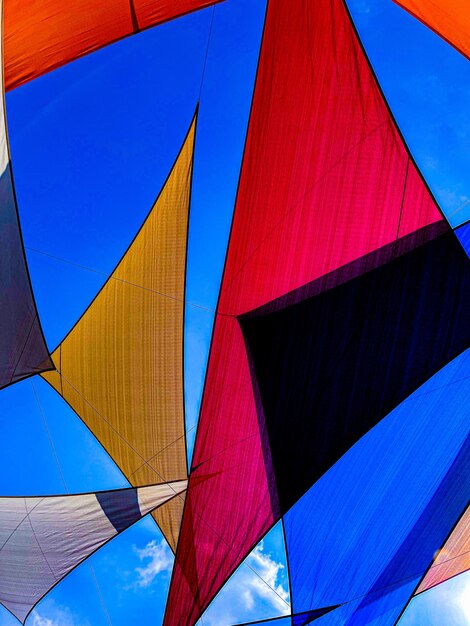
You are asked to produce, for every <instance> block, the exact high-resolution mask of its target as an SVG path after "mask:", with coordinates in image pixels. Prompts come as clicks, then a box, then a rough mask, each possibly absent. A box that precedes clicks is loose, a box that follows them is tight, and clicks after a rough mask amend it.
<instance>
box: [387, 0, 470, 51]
mask: <svg viewBox="0 0 470 626" xmlns="http://www.w3.org/2000/svg"><path fill="white" fill-rule="evenodd" d="M394 1H395V2H396V3H397V4H398V5H400V6H401V7H402V8H403V9H406V10H407V11H408V12H409V13H411V15H413V16H414V17H416V18H417V19H418V20H420V21H421V22H423V24H425V25H426V26H427V27H428V28H430V29H431V30H433V31H434V32H435V33H437V34H438V35H439V36H440V37H442V38H443V39H445V40H446V41H447V42H448V43H450V44H451V45H452V46H454V48H456V49H457V50H458V51H459V52H461V53H462V54H463V55H464V56H466V57H467V59H470V11H469V4H468V0H394Z"/></svg>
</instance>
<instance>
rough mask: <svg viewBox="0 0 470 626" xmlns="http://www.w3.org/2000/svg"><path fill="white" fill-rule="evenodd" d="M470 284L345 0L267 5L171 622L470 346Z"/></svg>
mask: <svg viewBox="0 0 470 626" xmlns="http://www.w3.org/2000/svg"><path fill="white" fill-rule="evenodd" d="M469 287H470V267H469V263H468V258H467V256H466V255H465V253H464V251H463V250H462V248H461V246H460V244H459V243H458V241H457V239H456V237H455V235H454V233H453V232H452V231H451V230H450V228H449V227H448V225H447V223H446V222H445V221H444V220H443V219H442V217H441V214H440V212H439V210H438V208H437V206H436V204H435V202H434V200H433V198H432V196H431V195H430V193H429V191H428V189H427V188H426V185H425V184H424V182H423V180H422V178H421V177H420V174H419V172H418V171H417V169H416V166H415V165H414V162H413V160H412V159H411V157H410V155H409V153H408V152H407V150H406V148H405V146H404V144H403V141H402V139H401V136H400V134H399V132H398V131H397V128H396V126H395V124H394V121H393V119H392V117H391V115H390V113H389V110H388V108H387V106H386V104H385V102H384V99H383V97H382V94H381V92H380V89H379V88H378V86H377V83H376V80H375V77H374V75H373V73H372V71H371V69H370V67H369V64H368V62H367V59H366V57H365V55H364V53H363V50H362V48H361V45H360V43H359V41H358V38H357V36H356V33H355V30H354V28H353V26H352V24H351V21H350V18H349V15H348V13H347V10H346V8H345V5H344V4H343V2H342V1H341V0H334V1H333V2H329V1H326V0H324V1H323V0H322V1H319V2H315V3H305V2H301V1H300V0H298V1H297V0H295V1H293V2H289V3H285V2H282V0H270V1H269V2H268V6H267V15H266V23H265V29H264V35H263V42H262V47H261V54H260V60H259V68H258V74H257V79H256V85H255V92H254V100H253V105H252V112H251V117H250V123H249V130H248V136H247V141H246V147H245V153H244V159H243V165H242V171H241V179H240V185H239V190H238V196H237V201H236V206H235V213H234V219H233V224H232V231H231V237H230V243H229V249H228V253H227V259H226V265H225V270H224V276H223V281H222V287H221V293H220V299H219V304H218V309H217V315H216V322H215V328H214V334H213V339H212V347H211V353H210V359H209V365H208V372H207V378H206V385H205V392H204V397H203V402H202V409H201V415H200V422H199V428H198V434H197V439H196V444H195V452H194V457H193V466H192V472H191V478H190V486H189V490H188V494H187V500H186V505H185V511H184V517H183V523H182V530H181V535H180V541H179V545H178V550H177V555H176V562H175V568H174V573H173V580H172V585H171V588H170V595H169V600H168V604H167V612H166V616H165V625H166V626H170V625H171V626H176V625H178V626H183V625H184V626H187V625H188V624H194V623H195V622H196V621H197V619H198V618H199V616H200V615H201V614H202V612H203V611H204V609H205V608H206V607H207V606H208V604H209V602H210V601H211V599H212V598H213V597H214V596H215V594H216V593H217V592H218V590H219V589H220V588H221V586H222V585H223V584H224V582H225V581H226V580H227V578H228V577H229V576H230V575H231V573H232V572H233V571H234V570H235V568H236V567H237V566H238V565H239V564H240V562H241V561H242V559H243V558H244V557H245V556H246V555H247V554H248V552H249V551H250V549H251V548H252V547H253V546H254V545H256V543H257V542H258V541H259V539H260V538H261V537H262V536H263V535H264V534H265V533H266V532H267V531H268V529H269V528H270V527H271V526H272V525H273V524H274V523H275V522H276V521H277V520H278V519H279V518H280V516H282V515H284V514H285V513H286V512H287V511H288V510H289V508H290V507H292V506H293V505H294V504H295V502H296V501H298V500H299V498H301V497H302V495H303V494H305V493H306V492H307V491H308V490H309V488H310V487H311V486H312V485H313V484H314V483H315V481H317V480H318V479H319V478H320V477H321V476H322V475H323V474H324V473H325V472H326V471H327V470H328V469H329V468H330V467H331V466H332V465H334V464H335V462H336V461H338V459H339V458H340V457H341V456H342V455H343V454H344V453H345V452H347V450H348V449H349V448H350V447H351V446H352V445H353V444H354V443H355V442H357V441H358V440H359V439H360V437H362V436H363V435H364V434H365V433H366V432H367V431H368V430H369V429H370V428H372V427H373V426H374V425H376V424H378V423H379V422H380V420H382V419H383V418H384V417H385V416H386V415H387V414H388V413H390V411H392V410H393V409H394V408H395V407H397V406H399V405H400V404H401V403H402V402H403V401H404V400H405V399H406V398H407V396H409V395H410V394H411V393H412V392H413V391H415V390H416V389H417V388H418V387H419V386H420V385H422V384H423V383H424V382H425V381H426V380H427V379H428V378H429V377H430V376H432V375H433V374H435V373H436V372H437V371H439V370H440V369H441V368H442V367H444V366H445V365H446V364H447V363H448V362H449V361H451V360H452V359H454V358H456V357H457V356H458V355H459V354H461V353H462V352H463V351H464V350H465V349H466V348H467V347H468V346H469V345H470V331H469V322H470V291H469ZM371 471H372V468H371ZM201 479H205V480H201ZM453 513H454V514H455V515H456V516H457V517H458V515H459V514H460V512H457V511H455V510H453ZM303 519H304V522H305V520H306V519H308V517H304V518H303ZM449 521H450V520H449V519H447V522H449ZM433 541H437V543H436V547H438V546H439V545H440V543H439V541H438V539H436V537H433ZM436 547H435V548H434V550H435V549H436ZM303 554H304V555H305V554H307V552H304V553H303ZM314 554H315V552H314ZM332 604H336V602H322V603H321V604H316V605H315V606H307V607H302V606H299V607H297V608H296V607H295V605H294V608H295V609H296V610H300V611H302V610H308V609H312V610H313V609H316V608H321V607H325V606H331V605H332ZM334 613H335V611H333V612H332V613H331V615H334ZM322 619H327V617H325V618H322ZM332 619H333V618H332Z"/></svg>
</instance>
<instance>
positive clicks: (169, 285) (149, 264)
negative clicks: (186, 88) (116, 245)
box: [43, 111, 197, 551]
mask: <svg viewBox="0 0 470 626" xmlns="http://www.w3.org/2000/svg"><path fill="white" fill-rule="evenodd" d="M196 120H197V111H196V114H195V116H194V118H193V121H192V123H191V125H190V128H189V130H188V134H187V136H186V138H185V140H184V142H183V144H182V147H181V150H180V152H179V154H178V156H177V158H176V160H175V163H174V165H173V167H172V169H171V172H170V173H169V175H168V178H167V180H166V182H165V184H164V185H163V187H162V190H161V192H160V194H159V196H158V198H157V200H156V201H155V203H154V205H153V208H152V209H151V211H150V213H149V215H148V217H147V218H146V220H145V221H144V224H143V225H142V227H141V229H140V230H139V232H138V233H137V235H136V237H135V238H134V240H133V241H132V243H131V244H130V246H129V248H128V250H127V251H126V252H125V254H124V255H123V257H122V259H121V261H120V262H119V263H118V265H117V266H116V268H115V270H114V271H113V272H112V274H111V275H110V278H109V279H108V281H107V282H106V283H105V285H104V286H103V287H102V289H101V290H100V292H99V293H98V295H97V296H96V297H95V299H94V300H93V301H92V303H91V304H90V305H89V307H88V308H87V310H86V311H85V313H84V314H83V315H82V316H81V318H80V319H79V321H78V322H77V323H76V324H75V326H74V327H73V328H72V330H71V331H70V332H69V333H68V334H67V336H66V337H65V338H64V340H63V341H62V342H61V344H60V345H59V346H58V347H57V348H56V350H55V351H54V353H53V359H54V363H55V365H56V368H57V371H56V372H54V373H51V374H45V375H44V376H43V377H44V378H45V380H47V382H49V383H50V384H51V385H52V387H53V388H54V389H55V390H56V391H57V392H58V393H59V394H60V395H61V396H62V397H63V398H64V400H65V401H66V402H67V403H68V404H69V405H70V406H71V408H72V409H73V410H74V411H75V412H76V413H77V415H78V416H79V417H80V418H81V419H82V420H83V421H84V423H85V424H86V425H87V427H88V428H89V429H90V430H91V432H92V433H93V434H94V435H95V437H97V439H98V440H99V441H100V443H101V444H102V445H103V447H104V448H105V450H106V451H107V452H108V454H110V456H111V458H112V459H113V460H114V461H115V462H116V464H117V465H118V467H119V468H120V469H121V471H122V472H123V473H124V475H125V476H126V478H127V479H128V480H129V481H130V483H131V484H134V485H137V484H140V485H143V484H152V483H153V482H155V480H157V481H161V480H164V481H165V482H168V481H173V480H181V479H186V478H187V457H186V436H185V423H184V382H183V358H184V354H183V352H184V346H183V340H184V301H185V281H186V256H187V233H188V224H189V206H190V195H191V183H192V172H193V154H194V141H195V134H196ZM182 508H183V501H182V499H175V500H174V501H173V502H171V503H169V504H168V505H167V506H164V507H162V508H161V509H159V510H158V511H157V512H156V513H155V515H154V517H155V519H156V521H157V524H158V525H159V527H160V529H161V530H162V532H163V534H164V536H165V537H166V539H167V541H168V543H169V545H170V547H171V548H172V550H173V551H174V550H175V548H176V542H177V538H178V533H179V526H180V520H181V515H182Z"/></svg>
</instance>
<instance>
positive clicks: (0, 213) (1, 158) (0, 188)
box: [0, 1, 52, 389]
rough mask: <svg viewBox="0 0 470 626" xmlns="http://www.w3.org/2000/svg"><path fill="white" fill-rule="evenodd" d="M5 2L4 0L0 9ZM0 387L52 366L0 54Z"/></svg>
mask: <svg viewBox="0 0 470 626" xmlns="http://www.w3.org/2000/svg"><path fill="white" fill-rule="evenodd" d="M1 10H3V2H2V1H0V11H1ZM0 65H1V69H0V72H1V78H0V81H1V85H2V93H1V98H0V389H1V388H2V387H6V386H7V385H10V384H11V383H15V382H17V381H19V380H21V379H22V378H25V377H27V376H31V375H32V374H38V373H39V372H42V371H44V370H47V369H51V368H52V362H51V360H50V357H49V352H48V350H47V347H46V343H45V340H44V336H43V333H42V329H41V325H40V322H39V317H38V313H37V310H36V304H35V302H34V297H33V292H32V288H31V283H30V279H29V273H28V268H27V265H26V257H25V253H24V248H23V240H22V237H21V230H20V223H19V217H18V209H17V205H16V197H15V190H14V187H13V175H12V169H11V162H10V152H9V146H8V135H7V126H6V117H5V104H4V94H3V52H1V53H0Z"/></svg>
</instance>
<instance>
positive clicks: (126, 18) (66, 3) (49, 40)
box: [4, 0, 221, 91]
mask: <svg viewBox="0 0 470 626" xmlns="http://www.w3.org/2000/svg"><path fill="white" fill-rule="evenodd" d="M220 1H221V0H104V1H103V0H28V2H23V0H6V2H5V17H4V25H5V26H4V28H5V35H4V50H5V85H6V90H7V91H8V90H9V89H13V88H15V87H18V86H19V85H22V84H23V83H26V82H28V81H29V80H32V79H34V78H37V77H38V76H41V75H42V74H45V73H46V72H50V71H51V70H54V69H56V68H58V67H60V66H61V65H64V64H65V63H69V62H70V61H73V60H74V59H76V58H78V57H81V56H83V55H85V54H88V53H90V52H93V51H94V50H98V49H99V48H102V47H103V46H106V45H107V44H110V43H112V42H114V41H118V40H119V39H122V38H124V37H127V36H128V35H132V34H135V33H138V32H139V31H141V30H144V29H145V28H149V27H150V26H155V25H157V24H161V23H162V22H166V21H168V20H171V19H173V18H175V17H179V16H182V15H185V14H186V13H190V12H191V11H195V10H197V9H202V8H204V7H207V6H210V5H212V4H215V3H216V2H220Z"/></svg>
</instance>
